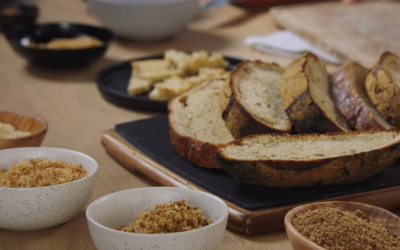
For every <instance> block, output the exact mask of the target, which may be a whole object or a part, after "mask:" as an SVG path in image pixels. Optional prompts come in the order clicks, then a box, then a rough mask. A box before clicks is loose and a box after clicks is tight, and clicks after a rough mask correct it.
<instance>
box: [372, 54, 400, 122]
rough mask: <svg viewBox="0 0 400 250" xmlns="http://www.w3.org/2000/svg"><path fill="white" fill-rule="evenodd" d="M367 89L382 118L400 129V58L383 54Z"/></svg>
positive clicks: (374, 68) (373, 70)
mask: <svg viewBox="0 0 400 250" xmlns="http://www.w3.org/2000/svg"><path fill="white" fill-rule="evenodd" d="M365 88H366V90H367V93H368V96H369V98H370V99H371V101H372V103H373V104H374V105H375V107H376V108H377V109H378V111H379V112H380V113H381V114H382V116H383V117H384V118H385V119H386V120H387V121H388V122H389V123H390V124H392V125H394V126H396V127H400V57H399V56H397V55H395V54H393V53H390V52H385V53H383V54H382V55H381V57H380V58H379V60H378V61H377V62H376V64H375V65H374V67H373V68H372V70H371V72H370V73H369V74H368V76H367V80H366V82H365Z"/></svg>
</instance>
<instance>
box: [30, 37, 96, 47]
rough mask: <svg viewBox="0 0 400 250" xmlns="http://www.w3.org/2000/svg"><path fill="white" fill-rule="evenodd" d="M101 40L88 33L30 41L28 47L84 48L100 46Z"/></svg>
mask: <svg viewBox="0 0 400 250" xmlns="http://www.w3.org/2000/svg"><path fill="white" fill-rule="evenodd" d="M102 45H103V42H102V41H100V40H99V39H97V38H96V37H92V36H89V35H84V36H80V37H75V38H54V39H52V40H51V41H49V42H47V43H34V42H31V43H30V45H29V46H30V47H33V48H38V49H54V50H62V49H86V48H93V47H99V46H102Z"/></svg>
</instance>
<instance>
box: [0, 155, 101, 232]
mask: <svg viewBox="0 0 400 250" xmlns="http://www.w3.org/2000/svg"><path fill="white" fill-rule="evenodd" d="M36 157H42V158H45V159H48V160H61V161H65V162H68V163H71V164H81V165H82V167H83V168H84V169H86V171H87V172H88V175H87V176H85V177H84V178H82V179H79V180H76V181H73V182H69V183H65V184H60V185H54V186H48V187H37V188H2V187H0V228H4V229H10V230H22V231H25V230H36V229H44V228H49V227H53V226H56V225H59V224H61V223H64V222H66V221H68V220H70V219H72V218H73V217H74V216H75V215H77V214H78V213H79V212H80V211H82V209H83V208H84V206H85V205H86V204H87V202H88V200H89V198H90V196H91V194H92V191H93V188H94V184H95V174H96V172H97V168H98V165H97V162H96V161H95V160H94V159H93V158H91V157H89V156H87V155H85V154H82V153H79V152H75V151H72V150H68V149H60V148H15V149H4V150H0V168H1V169H2V170H7V169H8V167H9V166H10V165H14V164H16V163H17V162H18V161H20V160H27V159H32V158H36Z"/></svg>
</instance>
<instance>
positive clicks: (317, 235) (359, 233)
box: [293, 207, 400, 250]
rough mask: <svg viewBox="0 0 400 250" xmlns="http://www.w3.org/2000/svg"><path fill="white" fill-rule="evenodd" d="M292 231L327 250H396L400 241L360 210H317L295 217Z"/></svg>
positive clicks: (399, 247) (399, 246)
mask: <svg viewBox="0 0 400 250" xmlns="http://www.w3.org/2000/svg"><path fill="white" fill-rule="evenodd" d="M293 226H294V228H295V229H296V230H297V231H299V232H300V233H301V234H302V235H304V236H305V237H307V238H308V239H310V240H311V241H313V242H315V243H316V244H318V245H320V246H322V247H324V248H326V249H328V250H399V249H400V238H399V237H398V236H396V235H394V233H393V232H392V231H391V230H390V229H388V228H386V227H385V226H383V225H380V224H376V223H374V222H371V221H369V219H368V217H367V216H366V215H365V214H364V213H363V212H362V211H360V210H356V211H354V212H348V211H344V210H341V209H337V208H329V207H327V208H320V209H315V210H309V211H307V212H305V213H301V214H298V215H297V216H296V218H295V219H294V220H293Z"/></svg>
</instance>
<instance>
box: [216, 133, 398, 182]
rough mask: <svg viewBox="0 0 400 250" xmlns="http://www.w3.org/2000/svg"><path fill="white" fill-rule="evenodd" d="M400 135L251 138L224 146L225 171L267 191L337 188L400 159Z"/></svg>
mask: <svg viewBox="0 0 400 250" xmlns="http://www.w3.org/2000/svg"><path fill="white" fill-rule="evenodd" d="M399 150H400V132H398V131H375V132H372V131H363V132H361V131H357V132H347V133H331V134H329V133H327V134H302V135H288V134H286V135H250V136H247V137H244V138H241V139H237V140H234V141H232V142H230V143H228V144H227V145H225V146H223V147H221V148H220V149H219V152H218V156H217V157H218V159H219V160H220V162H221V165H222V168H223V169H224V170H225V171H226V172H227V173H228V174H230V175H232V176H234V177H236V178H238V179H239V180H241V181H243V182H245V183H248V184H253V185H258V186H265V187H279V188H289V187H297V186H314V185H336V184H345V183H351V182H356V181H360V180H364V179H367V178H369V177H370V176H372V175H375V174H376V173H378V172H379V171H381V170H382V169H383V168H385V167H386V166H388V165H390V164H391V163H394V162H395V161H396V160H397V159H398V157H399Z"/></svg>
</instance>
